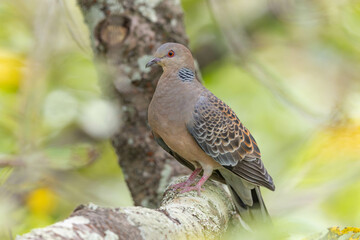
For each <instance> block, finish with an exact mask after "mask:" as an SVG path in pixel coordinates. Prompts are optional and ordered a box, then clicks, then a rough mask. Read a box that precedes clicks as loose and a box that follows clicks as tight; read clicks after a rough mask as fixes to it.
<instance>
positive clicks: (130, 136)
mask: <svg viewBox="0 0 360 240" xmlns="http://www.w3.org/2000/svg"><path fill="white" fill-rule="evenodd" d="M78 4H79V6H80V7H81V10H82V13H83V15H84V19H85V22H86V24H87V26H88V28H89V31H90V37H91V40H92V48H93V50H94V55H95V59H96V60H97V61H96V62H97V65H98V69H99V73H100V74H99V75H100V84H101V85H102V86H103V89H104V92H105V93H106V94H107V95H108V96H109V97H111V98H112V99H114V100H115V101H118V102H119V103H120V105H121V106H122V113H123V114H122V118H123V119H122V120H123V121H122V123H123V125H122V126H123V127H122V129H121V130H120V131H119V132H118V133H117V134H116V135H115V136H114V137H113V139H112V140H113V146H114V147H115V149H116V152H117V155H118V158H119V163H120V165H121V168H122V170H123V172H124V175H125V180H126V182H127V185H128V187H129V190H130V192H131V194H132V198H133V200H134V203H135V205H141V206H147V207H156V206H158V203H159V199H160V198H161V195H162V193H163V191H164V189H165V186H166V183H168V182H169V180H170V178H171V177H173V176H178V175H184V174H187V173H189V170H188V169H186V168H184V167H182V166H181V165H180V164H179V163H177V162H176V161H175V160H174V159H173V158H172V157H171V156H170V155H168V154H167V153H165V151H164V150H162V149H161V148H160V147H159V146H158V145H157V144H156V143H155V141H154V140H153V138H152V134H151V132H150V131H149V127H148V126H147V108H148V105H149V103H150V100H151V98H152V95H153V93H154V90H155V87H156V84H157V80H158V79H159V76H160V74H161V69H160V68H155V69H152V70H150V69H147V68H145V64H146V62H147V61H148V60H150V58H151V55H152V54H153V53H154V51H155V50H156V48H157V47H158V46H160V45H161V44H162V43H164V42H179V43H182V44H185V45H187V42H188V41H187V37H186V34H185V30H184V25H183V12H182V8H181V6H180V1H178V0H152V1H144V0H97V1H94V0H78ZM99 60H100V61H99Z"/></svg>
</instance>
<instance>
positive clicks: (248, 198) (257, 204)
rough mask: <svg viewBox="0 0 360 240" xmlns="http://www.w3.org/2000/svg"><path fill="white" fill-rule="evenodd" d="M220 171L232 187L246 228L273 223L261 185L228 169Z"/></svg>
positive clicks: (232, 195)
mask: <svg viewBox="0 0 360 240" xmlns="http://www.w3.org/2000/svg"><path fill="white" fill-rule="evenodd" d="M220 173H221V175H222V176H223V177H224V179H225V181H226V185H227V186H228V187H229V189H230V193H231V197H232V199H233V201H234V203H235V206H236V208H237V210H238V212H239V215H240V217H241V220H242V221H243V222H242V224H243V226H244V227H245V228H250V229H251V228H253V227H254V226H255V225H259V224H268V223H271V218H270V215H269V213H268V211H267V209H266V206H265V203H264V200H263V198H262V196H261V192H260V188H259V186H255V185H253V184H250V183H248V182H246V181H245V180H243V179H242V178H240V177H239V176H237V175H235V174H234V173H231V172H230V171H228V170H226V169H224V170H220Z"/></svg>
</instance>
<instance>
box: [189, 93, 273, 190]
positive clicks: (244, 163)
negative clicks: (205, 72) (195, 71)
mask: <svg viewBox="0 0 360 240" xmlns="http://www.w3.org/2000/svg"><path fill="white" fill-rule="evenodd" d="M187 128H188V130H189V132H190V133H191V135H192V136H193V137H194V138H195V140H196V142H197V143H198V144H199V146H200V147H201V148H202V149H203V150H204V152H206V153H207V154H208V155H209V156H211V157H212V158H213V159H214V160H216V161H217V162H218V163H220V164H221V165H222V166H224V167H225V168H227V169H229V170H230V171H232V172H234V173H235V174H237V175H238V176H240V177H242V178H243V179H245V180H247V181H249V182H251V183H254V184H256V185H261V186H264V187H267V188H269V189H271V190H274V189H275V186H274V183H273V181H272V178H271V176H270V175H269V174H268V172H267V171H266V169H265V167H264V165H263V163H262V161H261V159H260V158H261V153H260V150H259V147H258V145H257V143H256V141H255V139H254V138H253V136H252V135H251V134H250V132H249V130H248V129H247V128H246V127H244V125H243V124H242V123H241V122H240V120H239V119H238V117H237V116H236V114H235V113H234V112H233V111H232V110H231V108H230V107H229V106H227V105H226V104H225V103H224V102H223V101H221V100H220V99H219V98H217V97H216V96H215V95H214V94H212V93H211V92H205V93H203V94H202V95H201V96H200V98H199V100H198V102H197V103H196V105H195V109H194V113H193V119H192V121H191V122H189V123H188V124H187Z"/></svg>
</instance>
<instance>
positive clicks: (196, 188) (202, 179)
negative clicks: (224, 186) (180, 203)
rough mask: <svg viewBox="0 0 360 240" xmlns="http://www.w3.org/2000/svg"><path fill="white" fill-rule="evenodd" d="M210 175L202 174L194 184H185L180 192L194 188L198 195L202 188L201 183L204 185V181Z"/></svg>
mask: <svg viewBox="0 0 360 240" xmlns="http://www.w3.org/2000/svg"><path fill="white" fill-rule="evenodd" d="M210 176H211V174H210V175H207V174H205V173H204V175H203V176H202V177H201V179H200V180H199V182H198V183H197V184H196V185H195V186H186V187H185V188H184V189H183V190H182V191H181V193H185V192H190V191H194V190H196V191H197V193H198V195H199V196H200V192H201V191H202V190H203V188H201V187H202V185H204V183H205V182H206V180H208V178H209V177H210Z"/></svg>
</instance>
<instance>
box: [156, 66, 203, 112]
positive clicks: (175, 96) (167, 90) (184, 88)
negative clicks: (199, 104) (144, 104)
mask: <svg viewBox="0 0 360 240" xmlns="http://www.w3.org/2000/svg"><path fill="white" fill-rule="evenodd" d="M180 69H182V68H179V69H177V71H166V70H164V73H163V74H162V76H161V77H160V79H159V82H158V84H157V87H156V90H155V93H154V97H153V101H154V102H153V103H152V104H155V105H157V104H159V105H161V108H159V109H161V110H159V111H162V113H160V112H159V114H165V115H169V116H170V114H169V112H174V113H173V114H172V115H171V116H176V117H179V118H182V117H185V116H178V113H182V112H192V111H182V110H183V109H184V108H193V106H194V104H195V102H196V101H197V99H198V97H199V95H200V94H201V92H202V91H204V89H205V88H204V87H203V85H202V84H201V83H200V82H199V81H198V80H197V79H196V78H195V73H194V78H193V79H192V80H190V78H191V76H190V75H191V74H190V73H187V74H188V75H186V76H187V77H185V78H184V79H185V80H182V79H181V78H180V77H179V71H180ZM184 74H186V73H184ZM186 79H187V80H186Z"/></svg>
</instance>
